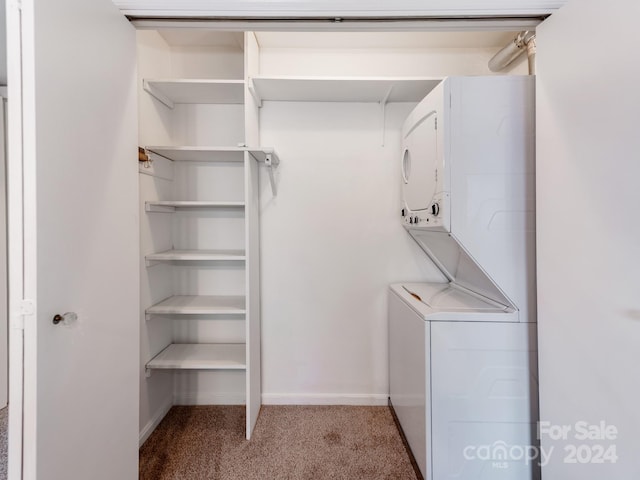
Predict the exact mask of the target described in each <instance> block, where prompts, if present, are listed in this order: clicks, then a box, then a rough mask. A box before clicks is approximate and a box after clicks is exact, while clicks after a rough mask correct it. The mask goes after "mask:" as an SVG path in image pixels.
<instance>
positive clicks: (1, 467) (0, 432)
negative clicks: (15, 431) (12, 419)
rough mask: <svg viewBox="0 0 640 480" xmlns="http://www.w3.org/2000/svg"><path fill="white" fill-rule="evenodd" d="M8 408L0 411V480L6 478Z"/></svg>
mask: <svg viewBox="0 0 640 480" xmlns="http://www.w3.org/2000/svg"><path fill="white" fill-rule="evenodd" d="M8 414H9V407H4V408H3V409H2V410H0V480H6V478H7V440H8V438H7V436H8V433H9V428H8V422H9V418H8Z"/></svg>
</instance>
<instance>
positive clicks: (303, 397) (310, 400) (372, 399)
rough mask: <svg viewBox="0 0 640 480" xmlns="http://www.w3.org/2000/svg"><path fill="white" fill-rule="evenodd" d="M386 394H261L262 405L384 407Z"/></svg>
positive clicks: (386, 400) (386, 399) (386, 401)
mask: <svg viewBox="0 0 640 480" xmlns="http://www.w3.org/2000/svg"><path fill="white" fill-rule="evenodd" d="M388 398H389V395H387V394H386V393H373V394H369V393H263V394H262V404H263V405H361V406H385V405H387V404H388Z"/></svg>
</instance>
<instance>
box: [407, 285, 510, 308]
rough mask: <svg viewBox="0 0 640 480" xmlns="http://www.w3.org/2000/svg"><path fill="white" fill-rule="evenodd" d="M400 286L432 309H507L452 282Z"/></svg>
mask: <svg viewBox="0 0 640 480" xmlns="http://www.w3.org/2000/svg"><path fill="white" fill-rule="evenodd" d="M402 288H403V289H404V290H405V291H406V292H407V293H409V294H410V295H411V296H412V297H413V298H415V299H416V300H418V301H420V302H422V303H424V304H425V305H426V306H428V307H431V308H432V309H434V310H441V311H449V312H465V311H470V310H473V311H483V312H504V311H506V310H507V309H508V307H507V306H506V305H501V304H499V303H497V302H493V301H491V300H489V299H484V298H482V297H480V296H479V295H474V294H472V293H469V292H466V291H464V290H463V289H462V288H460V287H459V286H457V285H455V284H452V283H441V284H433V283H406V284H403V285H402Z"/></svg>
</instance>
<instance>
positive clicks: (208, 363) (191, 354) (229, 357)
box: [146, 343, 247, 370]
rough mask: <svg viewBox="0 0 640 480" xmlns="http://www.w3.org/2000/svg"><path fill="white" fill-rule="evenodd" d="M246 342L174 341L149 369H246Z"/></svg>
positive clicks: (154, 359)
mask: <svg viewBox="0 0 640 480" xmlns="http://www.w3.org/2000/svg"><path fill="white" fill-rule="evenodd" d="M245 350H246V348H245V344H244V343H227V344H221V343H217V344H216V343H195V344H194V343H172V344H171V345H169V346H168V347H167V348H165V349H164V350H163V351H161V352H160V353H159V354H158V355H156V356H155V357H154V358H153V359H152V360H150V361H149V362H148V363H147V365H146V368H147V369H149V370H246V368H247V363H246V354H245Z"/></svg>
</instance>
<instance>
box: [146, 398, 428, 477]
mask: <svg viewBox="0 0 640 480" xmlns="http://www.w3.org/2000/svg"><path fill="white" fill-rule="evenodd" d="M244 422H245V415H244V407H242V406H206V407H204V406H203V407H173V408H172V409H171V411H170V412H169V413H168V414H167V416H166V417H165V419H164V420H163V421H162V423H161V424H160V425H159V426H158V428H157V429H156V430H155V431H154V432H153V433H152V434H151V436H150V437H149V439H148V440H147V441H146V442H145V444H144V445H143V446H142V448H141V449H140V479H141V480H169V479H171V480H177V479H180V480H191V479H194V480H200V479H220V480H222V479H225V480H231V479H233V480H236V479H237V480H240V479H242V480H276V479H283V480H284V479H290V480H294V479H295V480H306V479H308V480H311V479H313V480H324V479H345V480H346V479H349V480H357V479H366V480H376V479H389V480H391V479H393V480H415V479H416V476H415V473H414V470H413V467H412V466H411V462H410V459H409V456H408V454H407V452H406V450H405V448H404V445H403V443H402V440H401V437H400V434H399V433H398V430H397V428H396V426H395V423H394V421H393V417H392V415H391V411H390V410H389V408H387V407H348V406H263V407H262V411H261V413H260V417H259V418H258V423H257V424H256V428H255V430H254V433H253V436H252V438H251V440H250V441H247V440H245V438H244Z"/></svg>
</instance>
